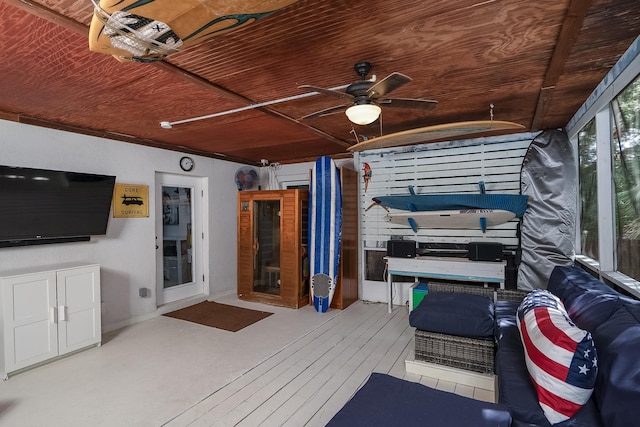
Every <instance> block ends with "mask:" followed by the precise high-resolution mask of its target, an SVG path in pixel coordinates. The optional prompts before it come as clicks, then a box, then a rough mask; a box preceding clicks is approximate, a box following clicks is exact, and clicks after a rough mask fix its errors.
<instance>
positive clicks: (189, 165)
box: [180, 156, 195, 172]
mask: <svg viewBox="0 0 640 427" xmlns="http://www.w3.org/2000/svg"><path fill="white" fill-rule="evenodd" d="M194 166H195V163H194V162H193V159H192V158H191V157H186V156H185V157H183V158H181V159H180V167H181V168H182V170H183V171H186V172H189V171H190V170H192V169H193V167H194Z"/></svg>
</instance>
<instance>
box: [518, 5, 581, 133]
mask: <svg viewBox="0 0 640 427" xmlns="http://www.w3.org/2000/svg"><path fill="white" fill-rule="evenodd" d="M591 3H592V0H571V3H570V4H569V8H568V10H567V14H566V15H565V17H564V21H563V23H562V28H561V29H560V36H559V37H558V42H557V43H556V47H555V49H554V51H553V56H552V57H551V61H550V62H549V66H548V67H547V72H546V74H545V76H544V80H543V81H542V87H541V88H540V94H539V95H538V104H537V106H536V111H535V114H534V116H533V119H532V121H531V126H530V128H531V130H532V131H537V130H541V129H542V128H543V126H544V119H545V117H546V115H547V110H548V109H549V105H551V99H552V98H553V92H554V91H555V88H556V84H558V80H559V78H560V75H561V74H562V71H563V70H564V66H565V64H566V62H567V58H568V57H569V54H570V53H571V49H572V48H573V45H574V44H575V42H576V39H577V38H578V34H580V29H582V25H583V24H584V19H585V17H586V16H587V12H588V11H589V8H590V7H591Z"/></svg>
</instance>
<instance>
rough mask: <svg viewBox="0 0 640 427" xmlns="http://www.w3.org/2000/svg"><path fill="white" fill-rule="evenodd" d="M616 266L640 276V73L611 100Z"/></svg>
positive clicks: (632, 274) (635, 277) (637, 278)
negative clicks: (639, 255)
mask: <svg viewBox="0 0 640 427" xmlns="http://www.w3.org/2000/svg"><path fill="white" fill-rule="evenodd" d="M611 109H612V112H613V139H612V141H613V147H612V153H613V181H614V188H615V208H616V210H615V212H616V217H615V233H616V264H617V270H618V271H620V272H621V273H624V274H626V275H627V276H629V277H632V278H634V279H636V280H640V263H639V262H638V253H640V77H636V79H635V80H634V81H633V82H632V83H631V84H629V86H627V87H626V88H625V89H624V90H623V91H622V92H620V94H619V95H618V96H617V97H616V98H614V99H613V100H612V101H611Z"/></svg>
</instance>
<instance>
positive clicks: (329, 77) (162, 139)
mask: <svg viewBox="0 0 640 427" xmlns="http://www.w3.org/2000/svg"><path fill="white" fill-rule="evenodd" d="M637 6H638V5H637V0H615V1H614V0H542V1H531V0H511V1H498V0H488V1H486V0H485V1H478V0H446V1H442V0H438V1H431V2H420V1H415V0H413V1H410V0H393V1H389V0H299V1H298V2H296V3H294V4H293V5H291V6H288V7H287V8H285V9H283V10H281V11H279V12H277V13H275V14H273V15H271V16H269V17H267V18H264V19H262V20H259V21H257V22H256V23H253V24H252V25H249V26H247V27H244V28H242V29H239V30H237V31H235V32H231V33H228V34H226V35H223V36H220V37H218V38H216V39H212V40H210V41H208V42H205V43H203V44H200V45H197V46H194V47H191V48H188V49H186V50H184V51H181V52H179V53H176V54H174V55H170V56H169V57H167V58H166V59H165V60H164V61H162V62H159V63H155V64H140V63H121V62H118V61H116V60H115V59H114V58H113V57H111V56H106V55H101V54H98V53H93V52H90V51H89V49H88V42H87V35H88V26H89V23H90V21H91V16H92V13H93V5H92V3H91V2H90V1H89V0H82V1H78V0H38V1H35V0H4V1H3V2H1V3H0V16H1V23H0V40H1V42H0V44H1V46H2V49H1V50H0V69H1V71H2V73H1V74H2V78H1V79H0V119H5V120H15V121H19V122H22V123H29V124H35V125H41V126H48V127H53V128H58V129H65V130H70V131H73V132H79V133H86V134H90V135H96V136H101V137H106V138H111V139H117V140H122V141H126V142H131V143H137V144H145V145H150V146H156V147H162V148H167V149H172V150H179V151H184V152H190V153H197V154H201V155H205V156H210V157H220V158H227V159H230V160H236V161H241V162H245V163H249V164H254V163H257V162H259V161H260V159H267V160H269V161H271V162H281V163H288V162H295V161H302V160H311V159H315V158H316V157H318V156H320V155H332V156H335V157H339V156H348V155H349V154H347V153H346V147H348V146H349V145H352V144H354V143H355V141H356V140H355V134H358V135H361V136H362V135H363V136H366V137H375V136H378V135H380V134H381V132H382V133H383V134H388V133H391V132H396V131H402V130H407V129H411V128H415V127H421V126H429V125H434V124H441V123H448V122H453V121H467V120H488V119H489V118H490V107H489V106H490V104H493V105H494V106H495V107H494V118H495V119H496V120H509V121H514V122H517V123H520V124H522V125H524V126H525V127H526V128H527V129H528V130H532V131H536V130H541V129H545V128H557V127H563V126H564V125H566V123H567V122H568V121H569V119H570V118H571V117H572V116H573V114H574V112H575V111H576V110H577V109H578V107H579V106H580V105H581V104H582V103H583V102H584V100H585V99H586V98H587V96H589V94H590V93H591V91H592V90H593V89H594V88H595V87H596V85H597V84H598V83H599V82H600V80H601V79H602V78H603V77H604V75H605V74H606V73H607V72H608V71H609V69H610V68H611V67H612V66H613V65H614V64H615V62H616V61H617V60H618V58H619V57H620V56H621V55H622V53H624V51H625V50H626V48H627V47H628V46H629V45H630V44H631V43H632V42H633V40H634V39H635V38H636V37H637V36H638V34H639V31H638V29H639V28H640V8H639V7H637ZM359 61H369V62H371V63H372V64H373V71H372V74H375V75H376V76H377V78H378V79H381V78H383V77H384V76H386V75H388V74H389V73H391V72H394V71H397V72H400V73H403V74H406V75H408V76H410V77H411V78H412V79H413V81H412V82H411V83H409V84H406V85H404V86H402V87H400V88H398V89H397V90H396V91H394V92H393V94H392V95H393V97H398V98H423V99H434V100H437V101H438V106H437V108H435V109H433V110H430V111H416V110H408V109H391V108H385V107H383V113H382V125H381V124H380V121H376V122H374V123H373V124H371V125H368V126H357V125H352V124H351V123H350V122H349V121H348V119H347V118H346V116H345V115H344V114H343V113H342V112H340V113H336V114H331V115H327V116H323V117H319V118H314V119H305V120H302V119H301V117H303V116H305V115H307V114H310V113H312V112H315V111H318V110H321V109H324V108H328V107H331V106H333V105H339V104H340V103H341V101H340V100H339V99H337V98H333V97H330V96H327V95H314V96H308V97H304V98H299V99H295V100H292V101H288V102H281V103H276V104H272V105H269V106H266V107H260V108H252V109H248V110H244V111H241V112H237V113H232V114H224V115H220V116H218V117H214V118H210V119H206V120H199V121H194V122H189V123H184V124H178V125H175V126H173V128H172V129H163V128H161V127H160V125H159V123H160V122H161V121H170V122H173V121H180V120H183V119H189V118H193V117H199V116H204V115H211V114H216V113H221V112H226V111H229V110H234V109H238V108H240V107H244V106H247V105H251V104H256V103H264V102H267V101H272V100H278V99H281V98H288V97H295V96H297V95H301V94H303V93H305V92H303V91H302V90H300V89H298V86H300V85H303V84H309V85H314V86H319V87H324V88H330V87H336V86H341V85H345V84H348V83H352V82H354V81H356V80H358V79H359V77H358V76H357V75H356V74H355V72H354V70H353V65H354V64H355V63H356V62H359Z"/></svg>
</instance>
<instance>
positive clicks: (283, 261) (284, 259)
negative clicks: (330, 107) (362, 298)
mask: <svg viewBox="0 0 640 427" xmlns="http://www.w3.org/2000/svg"><path fill="white" fill-rule="evenodd" d="M340 175H341V181H342V186H343V187H342V188H343V223H342V247H341V255H340V259H341V261H340V272H339V275H338V284H337V287H336V291H335V294H334V297H333V300H332V303H331V307H332V308H337V309H343V308H346V307H348V306H349V305H350V304H351V303H353V302H355V301H356V300H357V299H358V216H357V215H358V204H357V200H358V198H357V174H356V172H355V171H353V170H351V169H346V168H341V172H340ZM308 201H309V192H308V191H307V190H300V189H293V190H267V191H240V192H239V193H238V298H240V299H242V300H245V301H253V302H261V303H265V304H271V305H278V306H283V307H290V308H300V307H302V306H305V305H307V304H309V260H308V255H307V254H308V252H307V240H308V237H307V236H308Z"/></svg>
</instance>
